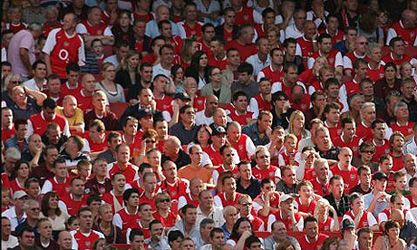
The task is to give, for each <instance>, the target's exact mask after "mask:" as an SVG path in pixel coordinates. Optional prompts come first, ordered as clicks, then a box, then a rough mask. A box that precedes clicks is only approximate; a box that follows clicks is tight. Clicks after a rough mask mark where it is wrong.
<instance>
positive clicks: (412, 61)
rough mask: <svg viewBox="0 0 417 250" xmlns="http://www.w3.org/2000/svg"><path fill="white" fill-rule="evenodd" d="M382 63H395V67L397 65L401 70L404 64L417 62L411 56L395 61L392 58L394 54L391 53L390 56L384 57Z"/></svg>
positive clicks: (405, 55) (404, 56)
mask: <svg viewBox="0 0 417 250" xmlns="http://www.w3.org/2000/svg"><path fill="white" fill-rule="evenodd" d="M382 62H384V63H385V64H387V63H389V62H393V63H394V64H395V65H397V67H398V68H399V67H400V66H401V64H402V63H403V62H410V63H411V64H414V63H416V60H415V59H414V58H411V57H410V56H409V55H407V54H404V55H403V56H402V57H401V58H399V59H395V58H394V57H393V56H392V52H390V53H389V54H388V55H386V56H384V57H383V58H382Z"/></svg>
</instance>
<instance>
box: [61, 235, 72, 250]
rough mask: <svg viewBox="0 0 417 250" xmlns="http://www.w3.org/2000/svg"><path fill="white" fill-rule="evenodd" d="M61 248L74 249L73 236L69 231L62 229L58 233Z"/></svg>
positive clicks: (65, 249) (62, 249)
mask: <svg viewBox="0 0 417 250" xmlns="http://www.w3.org/2000/svg"><path fill="white" fill-rule="evenodd" d="M58 245H59V250H71V249H72V236H71V234H70V232H68V231H62V232H60V233H59V235H58Z"/></svg>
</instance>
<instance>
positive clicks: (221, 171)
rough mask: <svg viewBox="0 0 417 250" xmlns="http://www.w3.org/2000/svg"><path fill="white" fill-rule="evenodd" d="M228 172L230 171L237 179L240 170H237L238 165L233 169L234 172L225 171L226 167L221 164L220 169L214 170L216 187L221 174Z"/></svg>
mask: <svg viewBox="0 0 417 250" xmlns="http://www.w3.org/2000/svg"><path fill="white" fill-rule="evenodd" d="M226 171H228V172H232V174H233V177H235V178H236V179H237V178H238V177H239V171H238V169H237V166H236V165H235V166H234V167H233V169H232V170H226V169H224V165H223V164H221V165H219V167H218V168H216V169H214V170H213V183H214V184H215V185H216V184H217V181H218V179H219V175H220V174H221V173H223V172H226Z"/></svg>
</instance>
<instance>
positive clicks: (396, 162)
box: [389, 153, 404, 172]
mask: <svg viewBox="0 0 417 250" xmlns="http://www.w3.org/2000/svg"><path fill="white" fill-rule="evenodd" d="M389 155H391V157H392V171H394V172H397V171H398V170H403V169H404V164H403V156H404V154H401V155H400V156H398V157H397V156H394V155H393V154H392V153H389Z"/></svg>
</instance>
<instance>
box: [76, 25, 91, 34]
mask: <svg viewBox="0 0 417 250" xmlns="http://www.w3.org/2000/svg"><path fill="white" fill-rule="evenodd" d="M75 30H76V31H77V33H78V34H81V35H83V34H88V31H87V28H86V27H85V26H84V24H82V23H79V24H77V27H76V28H75Z"/></svg>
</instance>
